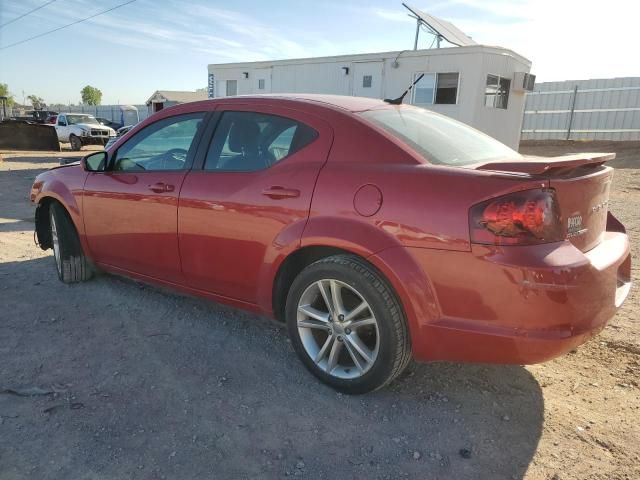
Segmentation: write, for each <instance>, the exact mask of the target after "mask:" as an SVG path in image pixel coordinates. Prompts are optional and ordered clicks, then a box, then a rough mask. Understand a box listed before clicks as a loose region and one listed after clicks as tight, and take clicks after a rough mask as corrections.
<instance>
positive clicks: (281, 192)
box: [262, 185, 300, 200]
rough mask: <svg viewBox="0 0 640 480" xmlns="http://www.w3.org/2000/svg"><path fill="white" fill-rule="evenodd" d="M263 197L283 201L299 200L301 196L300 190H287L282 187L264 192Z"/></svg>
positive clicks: (275, 187)
mask: <svg viewBox="0 0 640 480" xmlns="http://www.w3.org/2000/svg"><path fill="white" fill-rule="evenodd" d="M262 195H264V196H265V197H269V198H273V199H274V200H281V199H283V198H297V197H299V196H300V190H296V189H295V188H285V187H280V186H277V185H276V186H273V187H269V188H267V189H265V190H263V191H262Z"/></svg>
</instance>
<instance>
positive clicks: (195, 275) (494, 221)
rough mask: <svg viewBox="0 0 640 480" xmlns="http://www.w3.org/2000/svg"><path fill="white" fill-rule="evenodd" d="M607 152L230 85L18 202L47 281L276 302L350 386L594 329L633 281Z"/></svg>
mask: <svg viewBox="0 0 640 480" xmlns="http://www.w3.org/2000/svg"><path fill="white" fill-rule="evenodd" d="M611 158H613V155H609V154H582V155H574V156H566V157H559V158H553V159H543V158H536V159H530V158H523V157H522V156H520V155H519V154H518V153H516V152H515V151H513V150H511V149H509V148H507V147H506V146H504V145H502V144H501V143H499V142H497V141H496V140H494V139H492V138H490V137H488V136H486V135H484V134H482V133H480V132H478V131H476V130H474V129H472V128H469V127H467V126H465V125H463V124H461V123H458V122H456V121H454V120H451V119H449V118H447V117H444V116H442V115H438V114H435V113H432V112H429V111H427V110H424V109H420V108H416V107H412V106H404V105H392V104H389V103H385V102H383V101H379V100H372V99H365V98H355V97H339V96H328V95H327V96H321V95H283V96H258V97H236V98H227V99H219V100H209V101H203V102H194V103H189V104H185V105H180V106H177V107H173V108H169V109H165V110H162V111H161V112H159V113H157V114H155V115H153V116H152V117H151V118H149V119H147V120H146V121H144V122H142V123H141V124H139V125H137V126H136V127H134V128H133V129H132V130H131V131H130V132H129V133H128V134H126V135H125V136H123V137H122V138H120V139H119V140H118V141H117V142H116V143H115V144H114V145H113V146H111V147H110V148H109V149H108V151H106V152H97V153H94V154H91V155H88V156H87V157H85V158H84V159H83V160H82V161H81V162H80V164H75V165H68V166H64V167H58V168H54V169H52V170H50V171H47V172H45V173H43V174H41V175H39V176H38V177H37V178H36V181H35V183H34V185H33V188H32V191H31V199H32V201H33V202H35V203H36V204H37V209H36V232H37V238H38V241H39V244H40V246H41V247H42V248H43V249H48V248H52V249H53V252H54V258H55V263H56V267H57V271H58V275H59V277H60V279H61V280H62V281H63V282H77V281H83V280H87V279H89V278H90V277H91V276H92V274H93V273H94V271H96V270H97V269H99V270H106V271H109V272H113V273H117V274H122V275H126V276H130V277H134V278H137V279H140V280H144V281H149V282H155V283H158V284H162V285H165V286H169V287H173V288H176V289H180V290H183V291H185V292H189V293H192V294H195V295H201V296H204V297H208V298H211V299H214V300H216V301H220V302H224V303H228V304H231V305H235V306H238V307H240V308H245V309H249V310H254V311H257V312H261V313H264V314H268V315H272V316H274V317H275V318H276V319H279V320H282V321H285V322H286V323H287V326H288V330H289V334H290V336H291V340H292V343H293V346H294V348H295V350H296V352H297V353H298V355H299V356H300V358H301V360H302V362H303V363H304V364H305V366H306V367H307V368H308V369H309V370H310V371H311V372H312V373H313V374H314V375H316V376H317V377H318V378H320V379H321V380H322V381H324V382H326V383H328V384H329V385H331V386H333V387H334V388H336V389H338V390H341V391H345V392H349V393H362V392H367V391H370V390H373V389H376V388H379V387H381V386H383V385H385V384H387V383H388V382H390V381H391V380H392V379H393V378H394V377H396V376H397V375H398V374H400V373H401V372H402V370H403V369H404V368H405V366H406V365H407V364H408V362H409V361H410V360H411V359H412V358H414V359H416V360H418V361H431V360H453V361H471V362H495V363H517V364H523V363H535V362H541V361H545V360H548V359H550V358H553V357H555V356H557V355H560V354H562V353H564V352H567V351H568V350H571V349H573V348H574V347H575V346H577V345H579V344H581V343H583V342H585V341H586V340H587V339H589V338H590V337H591V336H593V335H595V334H596V333H598V332H599V331H600V330H601V329H602V328H603V327H604V325H605V324H606V322H607V321H608V320H609V319H610V318H612V317H613V315H614V314H615V312H616V310H617V309H618V307H620V305H621V304H622V302H623V301H624V299H625V297H626V296H627V294H628V292H629V288H630V267H631V260H630V255H629V242H628V238H627V235H626V234H625V229H624V227H623V226H622V224H621V223H620V222H619V221H617V220H616V219H615V217H614V216H613V215H612V214H611V213H610V212H608V208H607V207H608V197H609V187H610V184H611V178H612V169H611V168H610V167H607V166H606V165H605V162H606V161H607V160H610V159H611Z"/></svg>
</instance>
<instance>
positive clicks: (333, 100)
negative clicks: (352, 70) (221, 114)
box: [205, 93, 389, 112]
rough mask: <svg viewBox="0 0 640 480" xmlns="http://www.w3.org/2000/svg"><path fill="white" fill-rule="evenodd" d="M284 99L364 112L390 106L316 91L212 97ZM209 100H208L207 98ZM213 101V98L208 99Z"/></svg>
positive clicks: (360, 98) (229, 100)
mask: <svg viewBox="0 0 640 480" xmlns="http://www.w3.org/2000/svg"><path fill="white" fill-rule="evenodd" d="M252 99H255V100H269V99H282V100H289V101H294V102H296V101H297V102H302V103H321V104H325V105H327V106H331V107H337V108H341V109H343V110H347V111H350V112H362V111H365V110H371V109H373V108H380V107H385V106H388V105H389V104H388V103H385V102H384V101H382V100H379V99H377V98H366V97H352V96H348V95H324V94H315V93H276V94H264V95H238V96H235V97H223V98H216V99H212V100H213V101H217V102H225V103H227V102H243V101H246V100H252ZM205 101H207V100H205ZM208 101H211V100H208Z"/></svg>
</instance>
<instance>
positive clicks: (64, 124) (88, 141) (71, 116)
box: [54, 113, 116, 151]
mask: <svg viewBox="0 0 640 480" xmlns="http://www.w3.org/2000/svg"><path fill="white" fill-rule="evenodd" d="M54 126H55V129H56V133H57V134H58V140H59V141H60V142H69V143H70V144H71V149H72V150H76V151H77V150H80V149H81V148H82V147H83V146H85V145H106V144H107V142H108V141H109V138H112V137H115V136H116V132H115V130H114V129H113V128H110V127H106V126H104V125H101V124H100V123H99V122H98V120H96V118H95V117H94V116H93V115H87V114H85V113H60V114H58V116H57V117H56V122H55V123H54Z"/></svg>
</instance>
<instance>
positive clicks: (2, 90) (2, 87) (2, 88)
mask: <svg viewBox="0 0 640 480" xmlns="http://www.w3.org/2000/svg"><path fill="white" fill-rule="evenodd" d="M0 97H7V106H8V107H11V106H13V104H14V103H15V99H14V98H13V95H11V94H10V93H9V85H7V84H6V83H0Z"/></svg>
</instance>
